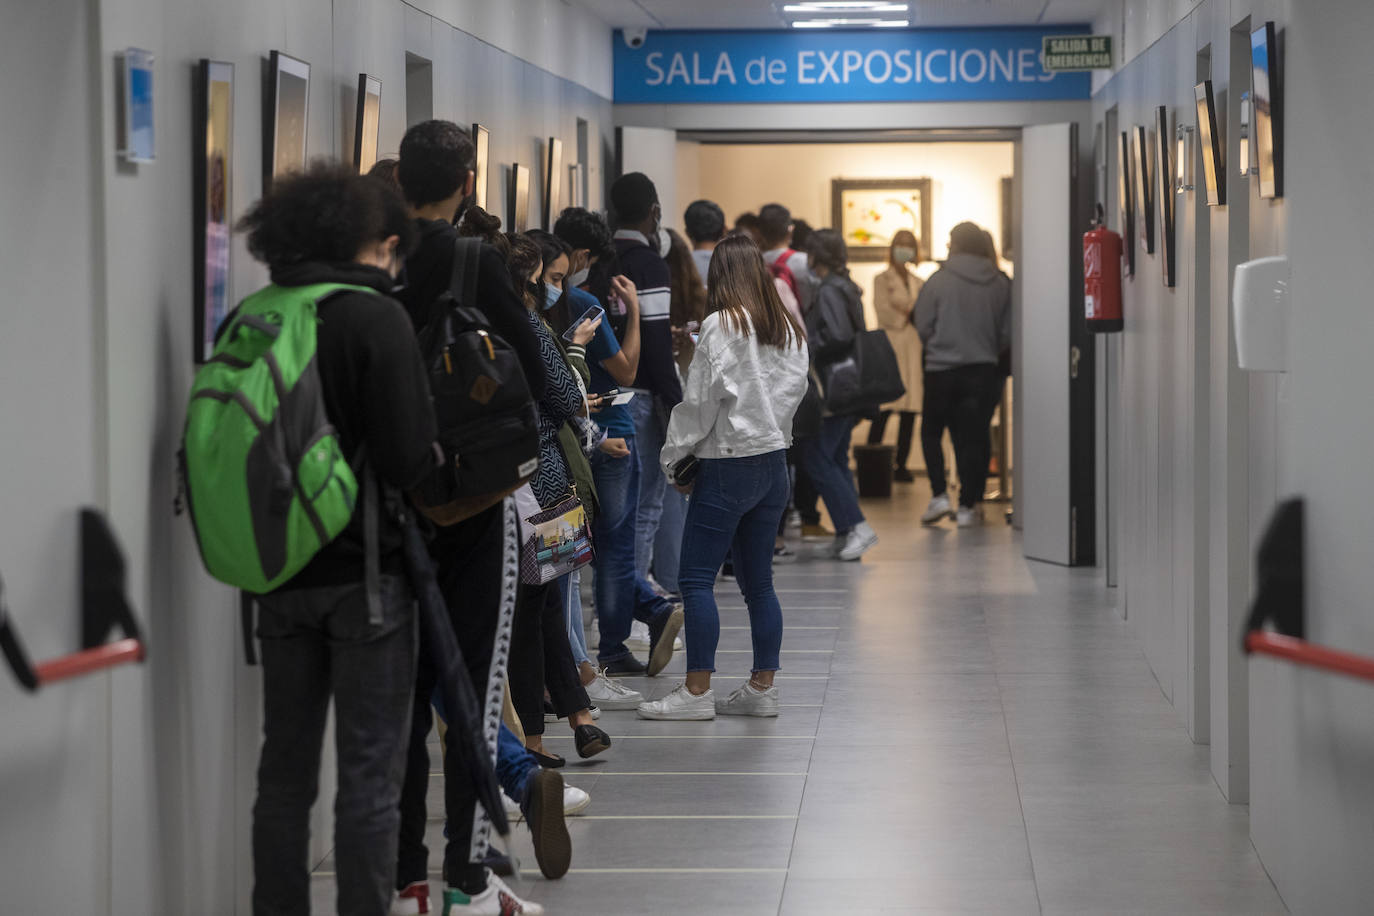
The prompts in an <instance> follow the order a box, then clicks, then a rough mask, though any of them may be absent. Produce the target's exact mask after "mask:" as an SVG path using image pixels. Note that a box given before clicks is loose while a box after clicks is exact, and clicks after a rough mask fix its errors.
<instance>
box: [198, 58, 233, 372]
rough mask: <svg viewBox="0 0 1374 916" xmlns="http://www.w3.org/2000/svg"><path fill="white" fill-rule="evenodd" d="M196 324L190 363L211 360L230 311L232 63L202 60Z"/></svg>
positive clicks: (199, 111)
mask: <svg viewBox="0 0 1374 916" xmlns="http://www.w3.org/2000/svg"><path fill="white" fill-rule="evenodd" d="M191 125H192V132H193V135H192V141H191V142H192V147H191V149H192V165H191V178H192V186H193V190H192V200H193V205H192V213H193V226H194V232H193V236H194V243H193V248H194V256H193V263H194V266H193V268H192V274H193V276H194V278H195V280H194V287H193V289H194V294H193V296H192V302H193V308H194V310H195V312H194V316H195V317H194V320H193V321H192V329H193V330H192V332H193V337H192V340H191V354H192V361H193V362H195V363H197V364H199V363H203V362H205V361H206V360H207V359H209V358H210V354H211V353H212V352H213V350H214V348H215V332H216V331H218V330H219V325H220V322H222V321H223V320H224V318H225V317H226V316H227V315H228V314H229V312H230V303H231V302H232V301H233V300H232V299H231V298H230V281H229V267H230V262H231V250H232V245H231V243H230V240H231V238H232V231H233V230H232V227H233V223H234V218H233V202H234V196H233V180H234V65H233V64H232V63H228V62H227V61H218V60H210V59H208V58H203V59H201V60H200V61H199V62H197V64H196V65H195V70H194V73H193V76H192V90H191Z"/></svg>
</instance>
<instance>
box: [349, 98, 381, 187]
mask: <svg viewBox="0 0 1374 916" xmlns="http://www.w3.org/2000/svg"><path fill="white" fill-rule="evenodd" d="M381 127H382V81H381V80H379V79H377V77H375V76H368V75H367V74H366V73H359V74H358V111H357V114H356V116H355V118H354V122H353V167H354V168H356V169H357V170H358V173H359V174H360V175H366V174H367V173H368V171H369V170H370V169H371V168H372V167H373V166H374V165H376V164H377V142H378V138H379V137H380V135H381Z"/></svg>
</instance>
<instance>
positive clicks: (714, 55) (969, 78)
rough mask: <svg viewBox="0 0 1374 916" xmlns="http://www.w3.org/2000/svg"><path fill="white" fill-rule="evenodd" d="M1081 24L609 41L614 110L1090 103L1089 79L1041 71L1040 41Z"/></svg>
mask: <svg viewBox="0 0 1374 916" xmlns="http://www.w3.org/2000/svg"><path fill="white" fill-rule="evenodd" d="M1089 32H1090V29H1089V28H1088V27H1087V26H1081V27H1075V26H1069V27H1064V26H1056V27H1054V28H1052V29H1048V28H1009V29H871V30H867V31H854V32H831V31H822V30H795V29H794V30H789V31H776V32H707V31H692V32H687V31H683V32H677V31H651V32H649V34H648V37H647V38H646V39H645V41H644V44H643V45H642V46H641V47H638V48H630V47H627V46H626V44H625V43H624V42H623V41H621V40H620V33H618V32H617V33H616V38H615V100H616V101H617V102H650V103H659V104H663V103H689V102H706V103H721V102H992V101H1038V100H1046V99H1086V98H1088V97H1089V96H1090V94H1091V88H1092V87H1091V81H1090V77H1089V76H1088V74H1086V73H1053V72H1050V71H1047V70H1045V69H1044V68H1043V67H1042V66H1041V59H1040V55H1041V48H1042V44H1043V40H1044V38H1045V37H1046V36H1050V35H1056V36H1063V35H1077V34H1084V35H1086V34H1088V33H1089Z"/></svg>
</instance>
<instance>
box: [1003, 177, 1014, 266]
mask: <svg viewBox="0 0 1374 916" xmlns="http://www.w3.org/2000/svg"><path fill="white" fill-rule="evenodd" d="M1001 188H1002V259H1003V260H1004V261H1015V260H1016V200H1015V199H1014V196H1013V195H1015V194H1016V182H1015V180H1014V179H1013V178H1012V177H1011V176H1010V175H1007V176H1005V177H1003V179H1002V181H1001Z"/></svg>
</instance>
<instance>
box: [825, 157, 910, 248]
mask: <svg viewBox="0 0 1374 916" xmlns="http://www.w3.org/2000/svg"><path fill="white" fill-rule="evenodd" d="M930 187H931V185H930V179H929V178H835V179H832V180H831V182H830V206H831V219H832V225H834V227H835V228H836V229H838V230H839V232H840V235H841V236H843V237H844V242H845V245H847V246H848V248H849V260H851V261H886V260H887V256H888V249H889V247H890V246H891V244H892V237H893V236H894V235H896V234H897V232H899V231H900V230H903V229H905V230H907V231H908V232H911V233H914V234H915V235H916V239H917V241H918V242H919V244H920V248H921V250H920V252H919V253H918V254H917V256H916V260H917V261H918V262H919V261H923V260H926V259H928V258H930V257H932V252H933V250H934V249H933V247H932V241H933V240H932V239H931V237H930V232H931V229H930V224H931V193H930Z"/></svg>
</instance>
